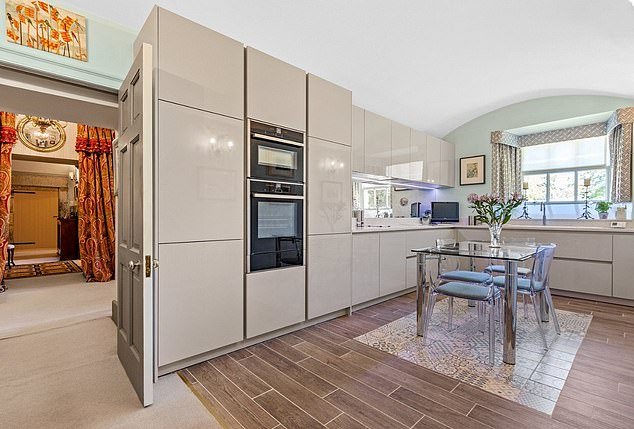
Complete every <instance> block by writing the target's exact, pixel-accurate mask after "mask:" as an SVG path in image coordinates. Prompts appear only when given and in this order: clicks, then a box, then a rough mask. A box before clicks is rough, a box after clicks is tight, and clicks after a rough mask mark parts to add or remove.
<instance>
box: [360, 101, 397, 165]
mask: <svg viewBox="0 0 634 429" xmlns="http://www.w3.org/2000/svg"><path fill="white" fill-rule="evenodd" d="M391 162H392V123H391V121H390V120H389V119H387V118H385V117H383V116H381V115H377V114H376V113H372V112H370V111H369V110H366V111H365V168H364V171H363V173H367V174H374V175H377V176H389V174H390V163H391Z"/></svg>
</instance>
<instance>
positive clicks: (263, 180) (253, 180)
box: [249, 179, 304, 185]
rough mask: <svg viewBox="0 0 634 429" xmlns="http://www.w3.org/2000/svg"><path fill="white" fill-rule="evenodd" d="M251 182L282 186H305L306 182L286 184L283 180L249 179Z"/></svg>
mask: <svg viewBox="0 0 634 429" xmlns="http://www.w3.org/2000/svg"><path fill="white" fill-rule="evenodd" d="M249 181H250V182H262V183H281V184H282V185H303V184H304V182H284V181H281V180H270V179H249Z"/></svg>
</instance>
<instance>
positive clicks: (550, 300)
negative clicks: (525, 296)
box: [544, 286, 561, 335]
mask: <svg viewBox="0 0 634 429" xmlns="http://www.w3.org/2000/svg"><path fill="white" fill-rule="evenodd" d="M544 294H545V295H546V302H547V303H548V307H549V308H550V314H551V315H552V317H553V322H555V332H557V335H561V327H560V326H559V319H557V312H556V311H555V305H554V304H553V296H552V295H551V294H550V288H549V287H548V286H546V287H545V288H544Z"/></svg>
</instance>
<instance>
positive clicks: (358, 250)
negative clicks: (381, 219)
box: [352, 232, 380, 305]
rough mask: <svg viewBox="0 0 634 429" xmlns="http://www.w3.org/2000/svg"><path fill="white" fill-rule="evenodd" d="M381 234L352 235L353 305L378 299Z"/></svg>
mask: <svg viewBox="0 0 634 429" xmlns="http://www.w3.org/2000/svg"><path fill="white" fill-rule="evenodd" d="M379 265H380V250H379V234H378V233H375V232H369V233H363V234H353V235H352V304H353V305H356V304H361V303H363V302H366V301H370V300H372V299H375V298H378V297H379V295H380V292H379Z"/></svg>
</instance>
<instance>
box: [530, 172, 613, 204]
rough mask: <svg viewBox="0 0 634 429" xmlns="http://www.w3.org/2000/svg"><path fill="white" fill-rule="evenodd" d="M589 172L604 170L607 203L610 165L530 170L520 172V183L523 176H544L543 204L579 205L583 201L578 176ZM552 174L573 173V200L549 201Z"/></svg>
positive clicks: (609, 186) (608, 198)
mask: <svg viewBox="0 0 634 429" xmlns="http://www.w3.org/2000/svg"><path fill="white" fill-rule="evenodd" d="M590 170H605V174H606V179H607V180H606V189H605V193H606V199H607V200H608V201H609V200H610V188H611V185H612V183H611V180H610V178H611V172H612V167H611V166H610V165H594V166H583V167H577V168H553V169H550V170H530V171H522V182H524V181H525V180H524V177H525V176H537V175H541V174H545V175H546V200H544V201H543V202H546V203H548V204H581V203H584V202H585V199H584V198H582V195H580V193H579V175H580V174H582V173H583V172H584V171H590ZM552 173H575V183H574V189H575V197H574V198H575V199H574V200H570V201H551V200H550V175H551V174H552ZM539 202H542V201H535V202H534V203H539Z"/></svg>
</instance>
